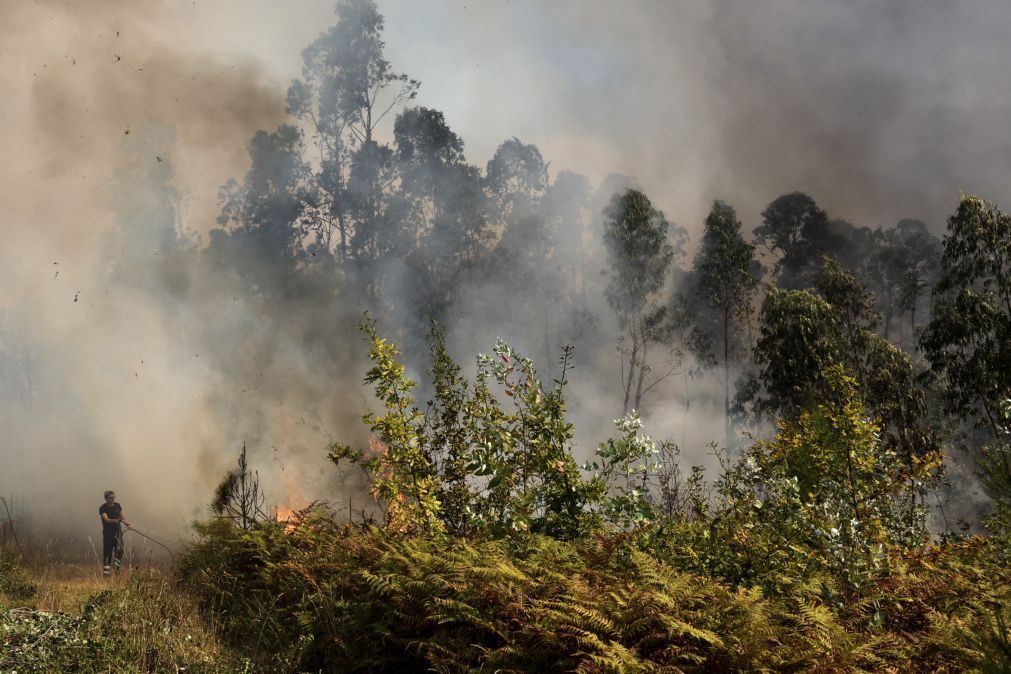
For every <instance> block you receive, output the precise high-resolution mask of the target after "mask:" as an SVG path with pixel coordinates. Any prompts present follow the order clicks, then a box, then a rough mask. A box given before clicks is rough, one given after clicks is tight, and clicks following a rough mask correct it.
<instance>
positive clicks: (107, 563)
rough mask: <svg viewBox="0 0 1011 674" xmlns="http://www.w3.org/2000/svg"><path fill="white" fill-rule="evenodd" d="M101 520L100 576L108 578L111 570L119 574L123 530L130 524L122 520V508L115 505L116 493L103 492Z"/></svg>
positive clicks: (99, 511)
mask: <svg viewBox="0 0 1011 674" xmlns="http://www.w3.org/2000/svg"><path fill="white" fill-rule="evenodd" d="M98 514H99V516H100V517H101V518H102V575H103V576H108V575H109V574H110V573H111V572H112V570H113V569H115V571H116V573H119V568H120V565H121V563H122V559H123V529H122V526H125V527H126V528H127V529H129V528H130V523H129V522H127V521H126V519H124V518H123V506H121V505H120V504H118V503H116V492H114V491H112V490H111V489H110V490H109V491H107V492H105V503H103V504H102V506H101V507H100V508H99V509H98Z"/></svg>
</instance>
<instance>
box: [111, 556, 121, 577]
mask: <svg viewBox="0 0 1011 674" xmlns="http://www.w3.org/2000/svg"><path fill="white" fill-rule="evenodd" d="M112 567H113V569H115V570H116V573H117V574H119V567H120V563H119V560H118V559H116V560H113V562H112Z"/></svg>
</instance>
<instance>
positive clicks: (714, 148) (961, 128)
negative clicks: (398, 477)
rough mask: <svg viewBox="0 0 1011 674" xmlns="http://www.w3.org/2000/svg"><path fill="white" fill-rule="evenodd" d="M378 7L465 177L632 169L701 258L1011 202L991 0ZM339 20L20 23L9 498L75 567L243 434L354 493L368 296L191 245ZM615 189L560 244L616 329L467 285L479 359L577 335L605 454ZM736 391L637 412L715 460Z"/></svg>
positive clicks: (278, 464)
mask: <svg viewBox="0 0 1011 674" xmlns="http://www.w3.org/2000/svg"><path fill="white" fill-rule="evenodd" d="M380 10H381V11H382V12H383V13H384V15H385V17H386V27H387V30H386V33H385V39H386V42H387V49H386V56H387V58H388V59H389V60H390V61H391V62H392V63H393V66H394V67H395V68H396V69H397V70H398V71H403V72H407V73H408V74H409V75H410V76H411V77H414V78H417V79H419V80H421V82H422V88H421V90H420V94H419V97H418V99H417V101H416V103H417V104H420V105H424V106H428V107H431V108H436V109H439V110H442V111H444V112H445V115H446V120H447V122H448V123H449V125H450V126H451V127H452V129H453V130H454V131H455V132H456V133H457V134H458V135H459V136H460V137H461V138H462V139H463V140H464V141H465V142H466V156H467V160H468V161H469V162H470V163H472V164H475V165H477V166H480V167H482V168H483V167H484V165H485V163H486V162H487V161H488V159H490V158H491V156H492V154H493V153H494V151H495V149H496V148H497V147H498V146H499V144H500V143H501V142H502V141H504V140H506V139H508V138H510V137H512V136H517V137H519V138H520V139H522V141H523V142H524V143H532V144H535V145H537V146H538V147H539V148H540V151H541V152H542V153H543V155H544V157H545V159H546V160H547V161H549V162H550V165H549V171H550V176H551V179H552V180H554V179H555V178H556V177H557V176H559V175H560V174H561V172H562V171H563V170H571V171H574V172H577V173H581V174H584V175H586V176H587V177H588V178H589V185H590V186H591V187H592V188H593V189H597V187H598V186H599V185H600V184H601V183H602V182H604V181H605V178H606V177H607V176H609V175H612V174H623V175H628V176H632V178H633V180H634V181H635V182H636V183H637V184H639V185H641V186H642V187H643V188H644V190H645V191H646V193H647V194H649V195H650V197H651V198H652V199H653V200H654V202H655V203H656V204H657V205H658V206H659V207H661V208H662V209H663V210H664V211H665V212H666V213H667V215H668V217H669V218H670V219H671V220H672V221H674V222H677V223H680V224H681V225H683V226H684V227H685V228H686V229H688V231H689V233H690V234H691V236H692V241H693V242H694V241H696V240H697V238H698V235H699V233H700V230H701V222H702V219H703V217H704V216H705V213H706V211H707V210H708V207H709V205H710V204H711V203H712V200H713V199H724V200H727V201H729V202H731V203H733V204H734V205H735V206H737V208H738V212H739V214H740V215H741V217H742V218H743V220H744V225H745V228H746V229H750V228H751V227H753V226H755V225H756V224H758V213H759V212H760V211H761V210H762V208H763V207H764V206H765V205H766V204H767V203H768V202H769V201H771V200H772V199H773V198H775V197H776V196H778V195H779V194H781V193H784V192H788V191H793V190H803V191H806V192H808V193H810V194H811V195H812V196H814V197H815V198H816V199H817V200H818V202H819V204H820V205H821V206H822V207H823V208H825V209H826V210H827V211H828V212H829V214H830V215H831V216H833V217H842V218H846V219H848V220H850V221H852V222H854V223H856V224H857V225H868V226H879V225H891V224H893V223H894V222H896V221H897V220H898V219H899V218H902V217H917V218H922V219H924V220H926V221H928V223H930V225H931V226H932V228H933V229H934V230H935V231H940V228H941V226H942V223H943V220H944V218H945V217H946V216H947V215H948V213H949V212H950V211H951V210H952V209H953V208H954V206H955V204H956V200H957V196H958V193H959V191H960V190H965V191H971V192H976V193H980V194H983V195H986V196H988V197H990V198H993V199H997V200H1000V199H1001V198H1002V196H1003V191H1004V189H1006V186H1007V184H1008V178H1009V171H1011V168H1009V165H1008V162H1007V157H1008V154H1009V149H1011V148H1009V147H1008V145H1009V143H1011V141H1009V140H1008V138H1007V134H1006V133H1004V132H1005V130H1006V129H1007V128H1009V125H1011V91H1009V90H1008V87H1007V85H1006V77H1005V76H1004V72H1003V69H1004V66H1005V64H1006V63H1008V62H1009V57H1011V53H1009V51H1011V46H1009V43H1008V41H1007V40H1005V39H1004V36H1005V35H1006V34H1007V32H1008V28H1011V15H1009V11H1008V9H1007V7H1006V4H1005V3H1003V2H1000V1H997V0H992V1H987V2H965V3H950V2H943V1H942V0H928V1H926V2H924V1H922V0H903V1H899V2H890V3H880V2H871V1H870V0H843V1H836V0H819V1H815V2H804V3H800V2H795V1H792V0H771V1H770V2H763V3H755V2H749V1H747V0H737V1H734V0H720V1H718V2H712V3H687V2H678V3H667V2H647V1H645V0H644V1H643V2H639V3H605V2H600V3H592V4H591V3H589V2H584V1H575V0H573V1H571V2H559V3H540V2H536V1H535V0H524V1H522V2H503V3H481V4H475V3H464V2H449V1H448V0H447V1H441V2H425V3H417V2H411V1H408V0H387V1H385V2H381V3H380ZM333 21H334V18H333V14H332V3H331V2H330V0H320V1H318V2H317V1H312V2H310V1H308V0H305V1H303V2H297V3H272V2H268V1H267V0H255V1H249V0H244V1H240V0H227V1H222V2H215V3H199V4H198V3H193V4H191V5H186V4H185V3H183V4H180V3H175V2H168V1H155V0H149V1H145V2H133V3H118V2H112V1H111V0H105V1H101V2H87V3H79V2H72V1H70V0H48V1H43V2H39V3H34V4H30V3H27V2H22V3H16V2H8V3H2V4H0V44H2V45H3V46H2V57H0V87H2V90H3V91H4V92H5V95H4V97H3V99H2V100H0V147H2V148H3V150H4V165H3V168H2V169H0V231H2V234H3V242H4V244H3V248H2V249H0V351H2V354H0V355H2V363H0V385H2V390H3V393H2V398H0V420H2V423H3V428H4V429H5V432H4V437H3V438H2V439H0V493H5V494H9V493H14V494H18V495H24V496H25V497H26V498H28V499H29V501H28V502H29V503H32V504H33V505H32V507H33V508H34V510H35V512H36V513H37V514H38V516H39V519H45V520H46V527H45V528H44V530H45V532H47V533H48V534H49V535H52V536H55V537H59V538H61V539H62V540H67V539H70V538H73V539H74V540H75V541H76V542H77V543H75V545H78V548H77V549H78V550H79V549H80V548H81V547H83V546H84V541H85V540H86V536H87V535H89V534H90V535H94V533H95V532H96V531H97V518H96V517H95V514H96V513H95V512H94V511H95V510H96V508H97V506H98V504H99V502H100V500H101V492H102V491H103V490H104V489H107V488H113V489H116V490H117V493H118V494H119V496H120V499H121V500H122V501H123V503H124V505H125V507H126V511H127V513H128V514H129V515H130V516H131V517H132V519H133V520H134V521H136V522H137V523H138V524H140V525H142V526H143V525H148V528H149V529H150V530H152V531H153V532H156V533H161V532H164V534H165V536H166V537H168V538H175V537H178V536H180V535H185V530H186V526H187V523H188V521H189V520H191V519H193V518H195V517H199V516H202V515H203V514H204V513H205V503H206V500H207V498H208V495H209V493H210V490H211V488H212V487H213V484H214V482H215V481H216V480H217V478H218V477H219V476H220V474H221V473H222V472H223V471H224V470H225V469H226V468H228V467H229V466H230V465H231V463H232V462H233V461H234V459H235V456H236V455H237V452H238V449H239V447H240V446H241V444H242V443H243V442H247V443H249V447H250V458H251V461H252V462H253V464H254V465H255V466H257V467H259V468H260V470H261V472H262V474H263V475H264V477H265V480H266V481H267V482H268V485H267V486H268V493H272V494H273V495H274V499H275V500H277V501H282V500H283V501H290V502H291V504H292V505H302V504H304V503H305V502H307V501H308V500H310V499H312V498H317V497H323V498H335V499H343V498H345V495H346V492H345V491H342V489H343V487H342V486H341V484H340V481H339V477H338V476H336V474H335V472H334V470H333V469H332V467H330V466H328V465H326V463H325V461H324V460H323V458H322V456H323V454H324V451H325V446H326V444H327V443H328V442H329V441H333V440H340V441H346V442H354V441H360V440H361V438H362V434H363V427H362V425H361V424H360V422H359V421H358V416H359V415H360V413H361V412H362V411H363V410H364V408H365V407H366V406H367V405H368V401H369V399H370V398H369V396H368V392H367V391H366V390H365V389H364V388H363V387H362V385H361V376H362V372H363V370H364V368H365V366H366V361H365V359H364V350H363V344H362V342H361V340H360V338H359V337H358V336H357V335H356V334H355V330H354V324H355V322H356V320H357V317H358V316H359V313H360V309H361V307H360V306H359V305H358V304H357V303H356V302H355V301H354V300H353V299H347V298H344V299H342V300H340V301H337V300H334V299H333V298H320V297H319V296H315V295H312V294H311V293H309V294H307V295H306V296H304V297H302V298H288V299H287V300H286V301H285V302H284V303H283V304H282V305H278V306H280V307H281V308H280V309H277V310H275V311H272V312H264V311H263V309H262V305H259V304H257V303H255V302H252V301H250V300H249V298H248V297H247V295H245V294H244V292H245V291H247V290H249V289H248V288H244V287H242V285H241V282H239V281H235V285H234V286H228V285H223V284H222V282H221V278H220V277H219V276H218V275H216V274H214V273H212V272H210V271H209V270H208V269H207V268H206V267H204V266H201V265H197V264H193V263H191V262H184V261H180V258H173V257H172V253H171V251H173V250H177V249H182V250H191V251H192V250H202V249H204V247H205V246H206V245H207V243H208V233H209V232H210V231H211V230H212V229H213V228H215V227H216V226H217V225H216V223H215V217H216V215H217V213H218V210H219V204H218V187H219V186H220V185H222V184H224V183H225V182H226V181H227V180H228V179H230V178H236V179H239V180H241V178H242V176H243V175H244V173H245V172H246V170H247V169H248V164H249V160H248V156H247V153H246V149H247V143H248V142H249V140H250V138H251V137H252V136H253V133H254V132H255V131H257V130H259V129H265V130H268V131H272V130H274V129H275V128H276V127H277V126H278V125H279V124H281V123H284V122H285V121H288V118H287V116H286V115H285V112H284V105H285V98H284V95H285V90H286V88H287V85H288V82H289V81H290V80H291V79H292V78H294V77H297V76H299V72H300V70H299V69H300V66H301V63H300V52H301V50H302V49H303V48H304V47H305V46H306V45H307V44H309V43H310V42H311V41H312V40H313V39H314V38H315V37H316V36H317V35H318V34H319V33H320V31H322V30H323V29H325V28H326V27H327V26H329V25H330V24H332V22H333ZM382 133H384V134H385V136H384V137H385V138H386V139H388V138H389V136H390V132H389V130H388V129H387V130H385V131H382ZM605 191H606V190H605ZM606 197H607V194H604V195H603V196H602V197H598V198H597V199H596V201H593V200H591V202H590V203H592V204H593V209H589V210H586V211H584V212H582V214H581V215H580V219H579V221H578V222H575V221H571V220H569V221H566V223H567V224H566V225H565V226H564V227H563V229H562V230H560V231H558V232H556V233H555V235H556V237H557V238H558V241H559V243H560V248H562V249H563V250H564V249H568V250H569V252H572V250H573V248H574V247H575V242H576V241H580V242H582V244H585V249H584V247H583V245H580V246H579V247H578V248H579V250H580V251H582V253H581V254H584V253H585V259H584V262H585V268H586V271H585V277H586V279H585V280H586V282H585V284H584V291H585V293H586V294H587V296H588V298H589V299H588V300H587V305H588V306H589V307H590V308H591V309H592V310H593V313H594V314H595V315H596V317H597V320H596V322H592V323H587V324H584V325H582V328H581V329H577V328H576V327H573V326H572V325H571V324H564V325H563V324H562V323H561V322H559V321H554V320H553V319H554V318H556V317H554V316H551V315H546V314H545V311H544V306H543V304H537V303H536V302H535V303H532V304H531V305H530V307H529V309H530V311H529V312H527V314H524V316H525V317H524V318H522V319H517V320H515V321H512V322H510V323H508V324H505V323H503V322H502V321H501V318H502V315H503V313H502V311H501V307H502V303H503V302H506V301H507V298H510V297H512V298H514V300H515V298H520V299H522V298H524V297H536V288H530V287H528V285H527V282H528V281H529V279H527V278H516V279H515V284H514V283H512V282H510V281H509V278H508V276H507V275H506V276H502V277H498V278H497V279H496V280H495V282H494V283H492V282H489V283H487V284H483V285H481V286H476V287H474V288H468V289H465V291H464V292H462V293H461V299H460V302H459V304H458V305H457V306H455V307H454V314H453V320H452V324H451V325H450V337H451V340H450V344H451V347H452V349H453V353H454V355H456V356H457V357H458V358H459V359H460V360H462V361H464V363H465V364H469V363H470V362H471V358H472V354H473V353H474V352H475V351H476V350H488V349H490V348H491V345H492V342H493V340H494V338H495V337H496V336H501V337H504V338H507V339H508V340H510V341H511V342H513V343H514V344H515V346H517V347H518V348H521V349H522V350H523V351H525V352H526V353H527V354H528V355H530V356H532V357H534V358H535V359H536V360H538V361H540V362H543V361H544V360H550V359H553V358H554V356H555V355H556V354H557V348H558V347H559V346H560V345H561V344H562V343H564V342H566V341H569V340H576V341H577V343H578V345H579V348H580V350H579V351H577V362H576V371H575V373H574V374H573V380H574V383H575V385H574V387H573V389H574V400H573V405H574V408H575V410H576V412H577V419H576V422H577V427H578V428H579V429H580V434H581V435H580V438H579V439H580V443H581V448H582V451H587V452H588V451H589V448H590V447H591V446H592V442H593V440H595V439H600V438H601V437H602V434H603V433H605V432H606V430H607V428H608V427H609V425H610V420H611V419H612V418H613V417H615V416H617V415H618V414H619V413H620V395H619V393H618V392H616V391H613V390H612V389H613V386H609V385H608V384H609V383H610V384H613V381H614V379H615V378H616V376H617V371H618V360H617V358H616V356H615V354H614V332H615V325H614V318H613V316H612V314H611V312H610V309H609V308H608V307H607V305H606V302H605V300H604V298H603V294H602V290H603V286H604V285H605V284H606V279H604V278H603V277H602V276H601V271H602V268H603V265H604V263H605V260H604V259H603V255H602V251H601V249H600V244H599V219H600V218H599V210H600V207H601V205H602V204H603V200H604V199H606ZM691 250H693V245H690V246H689V251H691ZM194 257H195V256H194ZM187 259H189V258H187ZM686 263H687V260H682V264H686ZM250 264H255V261H253V260H251V261H250ZM391 287H396V284H395V283H394V284H392V285H391ZM231 290H235V292H234V293H232V292H231ZM400 290H401V291H402V292H404V293H407V292H408V291H409V290H410V288H407V287H404V288H400ZM515 301H519V300H515ZM324 315H325V316H326V318H325V319H324V318H321V316H324ZM393 322H394V323H395V321H393ZM320 331H322V332H323V333H324V334H325V338H321V337H320V335H319V334H316V333H318V332H320ZM415 338H417V336H415ZM549 354H550V355H549ZM415 374H421V373H420V372H415ZM719 386H720V384H719V382H715V381H712V378H709V379H706V380H702V381H701V382H699V381H689V380H686V379H685V378H684V377H683V376H678V377H672V378H671V380H670V381H669V382H668V385H667V386H666V388H663V389H661V390H658V391H657V392H656V394H655V395H654V396H653V397H652V398H651V402H650V404H649V407H648V408H647V409H646V410H645V413H646V415H647V417H648V419H649V421H650V423H651V430H652V431H653V433H654V435H656V436H658V437H670V438H672V439H674V440H677V441H683V442H684V443H685V444H686V445H687V446H688V447H687V448H686V449H691V451H693V452H694V454H690V456H693V457H698V456H699V452H698V451H696V449H697V448H699V447H701V446H702V445H703V444H704V442H705V441H707V440H710V439H718V438H719V436H720V433H721V429H722V425H721V424H722V421H721V418H720V407H719V404H715V403H714V404H713V405H710V406H708V407H707V406H706V405H705V404H702V402H701V401H702V400H703V399H705V398H706V397H707V393H706V391H709V396H708V397H711V398H713V400H718V399H719V395H718V394H717V393H716V392H717V390H718V389H719ZM688 391H697V392H698V393H695V394H691V395H689V398H691V397H692V395H694V396H697V397H698V398H699V400H696V401H695V402H694V403H693V406H691V407H689V405H688V403H690V402H692V401H691V400H690V399H686V397H685V396H686V392H688ZM710 429H712V430H711V431H710ZM692 448H694V449H692ZM278 494H283V496H280V495H278Z"/></svg>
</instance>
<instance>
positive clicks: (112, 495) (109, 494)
mask: <svg viewBox="0 0 1011 674" xmlns="http://www.w3.org/2000/svg"><path fill="white" fill-rule="evenodd" d="M105 502H106V503H108V504H109V505H112V504H113V503H115V502H116V492H114V491H113V490H111V489H109V490H108V491H106V492H105Z"/></svg>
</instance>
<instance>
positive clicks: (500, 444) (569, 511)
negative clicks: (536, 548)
mask: <svg viewBox="0 0 1011 674" xmlns="http://www.w3.org/2000/svg"><path fill="white" fill-rule="evenodd" d="M363 330H364V331H365V332H366V334H367V335H368V337H369V339H370V340H371V342H372V351H371V354H370V355H371V358H372V361H373V367H372V369H371V370H370V371H369V374H368V376H367V377H366V381H367V382H368V383H372V384H375V386H376V395H377V397H378V398H379V399H380V400H381V401H382V402H383V404H384V406H385V408H386V414H384V415H382V416H376V415H372V414H368V415H366V416H365V422H366V423H367V424H369V425H370V427H371V428H372V430H373V432H375V433H376V437H377V439H378V442H377V443H374V447H376V448H377V451H364V450H354V449H351V448H350V447H346V446H335V447H334V448H333V449H332V450H331V452H330V458H331V459H332V460H333V461H335V462H340V461H342V460H350V461H352V462H355V463H358V464H359V465H361V466H363V467H364V468H365V469H366V471H367V472H368V473H369V476H370V479H371V481H372V491H373V494H374V495H375V496H376V497H377V498H378V499H379V501H380V503H381V504H382V505H383V507H384V511H385V513H386V522H385V524H386V526H387V527H388V528H391V529H395V530H399V531H408V532H410V531H416V530H423V531H427V532H430V533H438V532H442V531H444V530H446V529H447V528H448V530H449V531H451V532H453V533H465V532H468V531H473V530H480V531H485V532H488V533H491V534H493V535H505V534H507V533H509V532H515V531H527V530H533V531H540V532H544V533H548V534H551V535H554V536H558V537H562V538H572V537H575V536H578V535H581V534H582V533H583V532H584V531H585V530H586V529H587V527H588V526H589V525H590V523H591V522H592V521H593V517H592V515H591V514H590V513H589V512H587V510H586V508H585V506H586V504H587V503H588V501H589V500H590V499H591V498H592V496H593V493H594V490H595V489H597V487H596V486H595V485H593V484H591V483H589V482H587V481H586V480H584V479H583V478H582V476H581V475H580V473H579V469H578V467H577V465H576V463H575V460H574V459H573V458H572V453H571V445H572V425H571V424H570V423H569V422H568V421H567V420H566V418H565V409H566V407H565V397H564V387H565V384H566V380H565V376H566V373H567V371H568V368H569V363H570V358H571V350H566V351H565V353H564V354H563V358H562V363H561V378H560V379H558V380H557V381H556V385H555V386H554V387H553V388H551V389H545V388H544V386H543V385H542V383H541V381H540V379H538V377H537V373H536V371H535V369H534V366H533V362H532V361H531V360H530V359H529V358H525V357H523V356H521V355H520V354H518V353H516V352H515V351H514V350H513V349H511V348H510V347H508V346H507V345H505V344H504V343H502V342H498V343H496V345H495V349H494V352H493V354H494V355H491V356H485V355H482V356H479V357H478V363H477V369H478V373H477V379H476V382H475V383H474V385H473V387H470V386H468V384H467V383H466V382H465V381H464V380H463V379H462V378H461V377H460V375H459V367H458V366H457V365H456V364H455V363H454V362H453V361H452V359H450V358H449V356H448V354H447V353H446V349H445V342H444V340H443V338H442V335H441V333H440V332H439V331H438V329H433V331H432V333H431V335H430V345H431V348H432V362H433V369H432V373H433V384H434V392H435V399H434V400H433V401H432V403H431V404H430V405H429V407H428V411H427V414H426V413H422V412H421V411H420V410H419V409H418V408H417V407H415V406H414V399H413V398H412V397H411V396H410V391H411V390H412V389H413V388H414V385H415V384H414V382H413V381H411V380H410V379H408V378H407V377H406V375H405V373H404V366H403V365H402V364H401V363H398V362H397V361H396V360H395V357H396V353H397V352H396V347H395V346H393V345H392V344H391V343H389V342H387V341H386V340H384V339H382V338H380V337H379V336H378V334H377V333H376V331H375V325H374V323H372V322H371V321H369V320H366V321H365V322H364V324H363ZM502 398H504V399H505V400H507V401H508V403H509V406H510V407H511V409H507V408H506V407H504V406H503V403H502V402H501V399H502Z"/></svg>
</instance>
